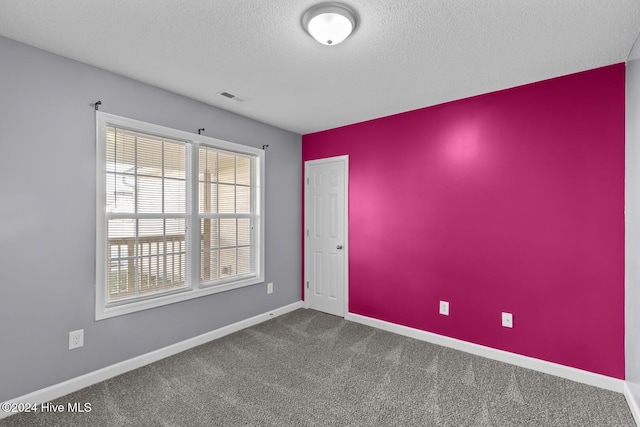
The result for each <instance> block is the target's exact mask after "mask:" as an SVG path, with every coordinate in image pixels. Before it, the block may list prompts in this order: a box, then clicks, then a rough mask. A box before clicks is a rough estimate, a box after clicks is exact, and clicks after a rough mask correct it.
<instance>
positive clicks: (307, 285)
mask: <svg viewBox="0 0 640 427" xmlns="http://www.w3.org/2000/svg"><path fill="white" fill-rule="evenodd" d="M307 289H309V281H308V280H307Z"/></svg>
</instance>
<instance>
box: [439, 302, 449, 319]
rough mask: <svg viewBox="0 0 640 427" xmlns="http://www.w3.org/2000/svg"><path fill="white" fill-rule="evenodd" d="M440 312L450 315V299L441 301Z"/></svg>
mask: <svg viewBox="0 0 640 427" xmlns="http://www.w3.org/2000/svg"><path fill="white" fill-rule="evenodd" d="M440 314H442V315H444V316H448V315H449V302H448V301H440Z"/></svg>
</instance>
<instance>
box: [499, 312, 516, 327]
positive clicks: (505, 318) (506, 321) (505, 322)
mask: <svg viewBox="0 0 640 427" xmlns="http://www.w3.org/2000/svg"><path fill="white" fill-rule="evenodd" d="M502 326H504V327H505V328H513V314H511V313H505V312H503V313H502Z"/></svg>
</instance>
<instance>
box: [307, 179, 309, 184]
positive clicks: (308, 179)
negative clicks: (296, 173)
mask: <svg viewBox="0 0 640 427" xmlns="http://www.w3.org/2000/svg"><path fill="white" fill-rule="evenodd" d="M307 185H309V177H307Z"/></svg>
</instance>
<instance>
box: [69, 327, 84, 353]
mask: <svg viewBox="0 0 640 427" xmlns="http://www.w3.org/2000/svg"><path fill="white" fill-rule="evenodd" d="M83 345H84V329H78V330H77V331H71V332H69V350H72V349H74V348H78V347H82V346H83Z"/></svg>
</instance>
